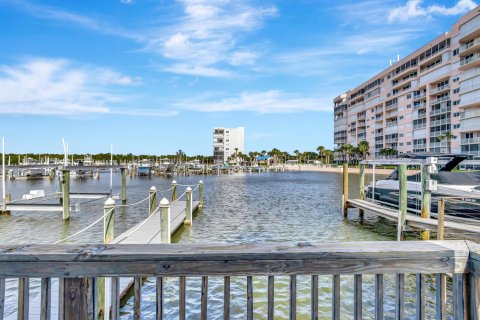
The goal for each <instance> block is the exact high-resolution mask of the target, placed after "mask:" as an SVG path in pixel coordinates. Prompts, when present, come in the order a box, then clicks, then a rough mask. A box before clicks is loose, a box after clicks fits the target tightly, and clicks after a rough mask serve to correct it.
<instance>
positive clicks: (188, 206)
mask: <svg viewBox="0 0 480 320" xmlns="http://www.w3.org/2000/svg"><path fill="white" fill-rule="evenodd" d="M185 192H186V196H187V201H186V205H185V216H186V217H185V222H184V224H189V225H192V224H193V215H192V188H190V187H187V190H186V191H185Z"/></svg>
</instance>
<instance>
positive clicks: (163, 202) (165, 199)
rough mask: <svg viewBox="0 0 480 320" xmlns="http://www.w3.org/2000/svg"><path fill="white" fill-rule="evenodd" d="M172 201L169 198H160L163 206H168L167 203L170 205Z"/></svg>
mask: <svg viewBox="0 0 480 320" xmlns="http://www.w3.org/2000/svg"><path fill="white" fill-rule="evenodd" d="M169 204H170V202H168V200H167V198H163V199H162V200H160V205H161V206H166V205H169Z"/></svg>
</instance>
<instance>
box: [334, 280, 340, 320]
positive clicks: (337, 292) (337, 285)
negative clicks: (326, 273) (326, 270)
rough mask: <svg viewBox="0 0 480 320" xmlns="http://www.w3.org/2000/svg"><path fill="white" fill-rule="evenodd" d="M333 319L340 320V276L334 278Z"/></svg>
mask: <svg viewBox="0 0 480 320" xmlns="http://www.w3.org/2000/svg"><path fill="white" fill-rule="evenodd" d="M332 319H333V320H340V275H338V274H334V275H333V276H332Z"/></svg>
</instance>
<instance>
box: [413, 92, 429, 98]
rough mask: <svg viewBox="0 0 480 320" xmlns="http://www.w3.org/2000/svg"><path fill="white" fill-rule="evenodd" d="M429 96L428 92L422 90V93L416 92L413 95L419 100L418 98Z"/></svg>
mask: <svg viewBox="0 0 480 320" xmlns="http://www.w3.org/2000/svg"><path fill="white" fill-rule="evenodd" d="M426 96H427V93H426V92H422V93H420V94H414V95H413V100H418V99H423V98H425V97H426Z"/></svg>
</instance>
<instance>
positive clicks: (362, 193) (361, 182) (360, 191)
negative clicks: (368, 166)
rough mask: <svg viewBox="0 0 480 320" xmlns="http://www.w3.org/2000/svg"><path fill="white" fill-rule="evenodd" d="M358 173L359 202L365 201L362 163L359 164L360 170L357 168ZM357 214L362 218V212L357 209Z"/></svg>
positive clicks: (363, 167) (363, 166)
mask: <svg viewBox="0 0 480 320" xmlns="http://www.w3.org/2000/svg"><path fill="white" fill-rule="evenodd" d="M359 171H360V172H359V173H360V177H359V188H360V189H359V190H358V194H359V195H360V197H359V198H360V200H365V165H364V164H363V163H360V168H359ZM358 213H359V215H360V217H361V218H363V210H362V209H358Z"/></svg>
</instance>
